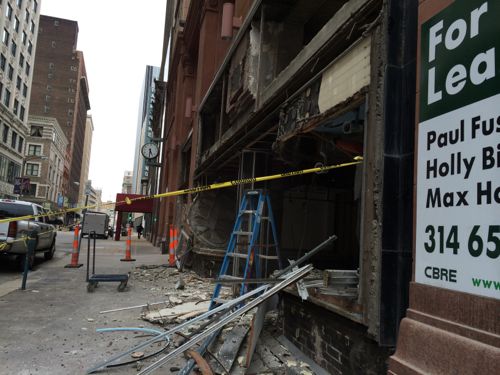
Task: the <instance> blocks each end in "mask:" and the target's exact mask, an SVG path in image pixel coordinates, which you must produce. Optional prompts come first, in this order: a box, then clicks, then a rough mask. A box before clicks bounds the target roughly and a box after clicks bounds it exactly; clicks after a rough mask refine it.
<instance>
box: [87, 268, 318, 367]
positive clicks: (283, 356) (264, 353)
mask: <svg viewBox="0 0 500 375" xmlns="http://www.w3.org/2000/svg"><path fill="white" fill-rule="evenodd" d="M309 271H310V269H309ZM294 274H296V271H295V272H294ZM304 275H305V274H304ZM300 277H302V276H300ZM131 279H132V282H133V283H134V286H135V287H141V286H143V285H148V286H149V287H151V285H154V287H155V288H156V291H157V292H159V293H158V294H160V293H161V294H163V297H164V300H163V301H161V302H155V303H151V304H148V303H145V304H144V305H140V306H132V307H123V308H118V309H115V310H108V311H106V312H105V313H108V314H111V313H112V312H113V311H122V310H127V309H130V310H132V311H131V321H130V322H129V323H130V324H131V325H137V322H136V321H135V322H134V317H135V316H137V314H136V312H133V309H134V308H141V309H142V312H141V314H140V318H141V319H144V320H146V321H149V322H151V323H154V324H157V325H160V326H162V328H164V329H166V330H168V331H166V332H170V331H171V334H169V335H168V336H169V337H170V345H169V347H168V348H167V352H170V353H171V352H175V351H176V350H178V348H179V347H181V346H182V345H186V343H189V342H190V341H192V340H193V338H194V339H196V342H198V343H199V342H200V341H201V338H200V335H201V334H203V333H204V332H207V330H209V329H210V327H212V326H214V325H216V324H218V323H219V322H220V321H222V319H225V318H226V317H227V311H231V310H227V311H226V312H225V311H224V310H221V311H220V312H218V313H216V314H214V315H213V316H209V317H205V318H203V319H200V320H198V321H196V319H195V318H196V317H197V316H200V315H202V314H207V310H208V307H209V304H210V293H211V291H212V290H213V287H214V284H213V283H212V282H211V281H210V280H205V279H202V278H200V277H198V276H197V275H196V274H194V273H191V272H182V273H180V272H178V271H177V270H175V269H173V268H168V267H165V266H162V265H160V266H139V267H137V268H136V270H135V271H134V272H133V273H132V277H131ZM180 279H182V280H183V281H184V283H185V288H184V289H176V288H175V284H176V283H177V281H178V280H180ZM152 282H154V283H152ZM282 283H283V285H285V283H284V282H283V281H282ZM289 284H290V282H287V283H286V285H289ZM269 287H270V288H271V287H272V288H274V289H275V291H278V290H279V289H280V288H282V287H283V286H281V287H279V286H273V285H270V286H269ZM262 290H263V291H264V290H265V288H263V289H262ZM266 293H267V292H266ZM273 294H274V293H273ZM255 295H257V293H255ZM221 296H222V297H224V298H226V299H228V300H229V301H231V288H230V287H224V288H222V291H221ZM259 298H260V297H256V298H255V299H254V300H249V301H250V302H248V303H247V305H244V306H249V305H251V303H252V302H254V301H256V300H257V299H259ZM267 298H268V297H265V298H263V299H262V301H266V300H267ZM257 302H260V301H257ZM256 306H257V304H256V305H255V306H254V307H251V308H249V309H248V311H245V312H244V313H242V314H238V311H239V310H241V309H242V308H241V307H238V305H237V304H235V305H234V306H233V310H234V311H233V312H231V313H230V314H231V315H233V314H234V318H231V319H229V320H228V322H227V323H226V324H223V325H222V330H221V331H220V335H219V336H218V339H217V340H215V341H214V342H213V344H212V345H210V347H209V349H208V353H209V356H208V357H206V359H204V360H203V361H204V362H206V364H207V366H208V367H207V368H208V369H210V371H211V372H207V370H206V369H204V366H203V364H202V362H200V360H199V359H198V360H197V366H196V367H195V368H198V370H200V371H202V374H208V373H212V374H229V373H230V374H245V373H248V374H285V373H286V374H304V375H306V374H314V372H313V371H312V370H311V369H310V368H309V366H308V365H307V364H306V363H305V362H302V361H300V360H297V359H295V358H294V357H293V355H292V354H291V353H290V352H289V351H288V350H287V349H286V348H285V346H283V345H282V344H281V343H280V342H279V341H278V340H277V337H278V336H279V331H280V329H279V317H278V315H277V313H276V312H272V313H269V314H267V315H266V316H265V319H264V320H263V322H262V327H263V330H262V334H261V335H260V337H259V338H258V343H257V345H256V346H255V347H254V350H255V353H254V355H253V358H252V361H251V363H247V359H248V351H249V345H252V344H251V342H250V340H249V339H248V337H249V333H250V332H251V328H252V324H253V321H254V316H256V312H257V311H258V310H257V307H256ZM249 307H250V306H249ZM190 322H193V323H190ZM176 324H178V325H185V327H180V329H176V328H175V327H176V326H175V325H176ZM177 327H179V326H177ZM160 336H161V335H157V336H156V337H153V338H152V339H150V340H151V344H150V345H149V348H148V347H147V346H146V347H144V348H140V349H138V348H137V347H134V348H131V349H132V351H129V352H127V353H125V356H122V357H126V358H128V359H130V356H132V358H134V355H135V356H136V357H137V356H138V354H137V353H141V355H140V356H139V358H135V359H134V360H135V361H136V362H137V361H140V366H139V367H140V368H141V369H143V370H141V372H140V373H143V372H144V371H146V372H144V373H150V372H149V371H153V370H147V369H148V367H146V364H147V362H146V360H145V357H147V356H148V355H149V354H150V353H149V352H151V351H157V346H152V345H153V344H155V343H157V342H159V341H160V340H163V337H160ZM155 338H157V339H156V340H155ZM191 346H192V348H193V349H196V347H197V346H196V344H195V343H194V342H193V344H192V345H191ZM176 348H177V349H176ZM161 352H162V353H164V350H162V351H161ZM189 353H190V354H189V355H190V356H191V357H193V358H196V356H195V354H194V353H192V352H189ZM179 354H181V352H179ZM122 360H124V359H122ZM134 360H133V361H130V362H134ZM115 361H116V359H115V360H113V358H112V361H111V362H113V363H115ZM108 362H109V361H108ZM111 362H110V363H104V364H101V365H98V366H95V367H94V368H92V369H90V370H89V373H91V372H95V371H97V370H98V369H101V368H105V367H107V366H108V365H109V364H111ZM126 363H127V364H128V363H129V362H126ZM115 364H116V363H115ZM153 364H154V363H153ZM167 368H169V367H168V365H167ZM177 370H179V371H181V369H180V368H177V367H171V368H170V371H171V373H176V372H178V371H177ZM179 373H180V372H179Z"/></svg>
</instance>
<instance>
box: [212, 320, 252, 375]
mask: <svg viewBox="0 0 500 375" xmlns="http://www.w3.org/2000/svg"><path fill="white" fill-rule="evenodd" d="M249 328H250V327H249V326H248V325H237V326H234V327H233V328H232V329H231V330H230V331H229V332H227V334H226V335H225V337H223V340H224V342H223V343H222V346H221V347H220V348H219V351H218V352H217V359H218V360H219V361H220V363H221V365H222V366H223V367H224V369H225V370H226V371H228V372H229V373H231V367H233V364H234V361H235V360H236V358H237V357H238V352H239V349H240V347H241V344H242V343H243V340H245V337H246V336H247V333H248V330H249Z"/></svg>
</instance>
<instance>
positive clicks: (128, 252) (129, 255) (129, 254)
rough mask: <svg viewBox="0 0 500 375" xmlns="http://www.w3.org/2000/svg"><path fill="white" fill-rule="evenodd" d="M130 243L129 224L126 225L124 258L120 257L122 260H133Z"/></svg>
mask: <svg viewBox="0 0 500 375" xmlns="http://www.w3.org/2000/svg"><path fill="white" fill-rule="evenodd" d="M131 245H132V227H131V226H130V225H128V226H127V240H126V241H125V258H123V259H120V260H121V261H122V262H134V261H135V259H132V252H131V249H130V248H131Z"/></svg>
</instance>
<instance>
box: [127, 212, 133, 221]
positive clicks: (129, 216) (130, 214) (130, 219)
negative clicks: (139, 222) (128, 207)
mask: <svg viewBox="0 0 500 375" xmlns="http://www.w3.org/2000/svg"><path fill="white" fill-rule="evenodd" d="M128 221H132V213H131V212H129V214H128Z"/></svg>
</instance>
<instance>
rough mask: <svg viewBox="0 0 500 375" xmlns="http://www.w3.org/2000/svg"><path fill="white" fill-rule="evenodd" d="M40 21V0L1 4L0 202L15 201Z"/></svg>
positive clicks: (13, 0) (34, 156)
mask: <svg viewBox="0 0 500 375" xmlns="http://www.w3.org/2000/svg"><path fill="white" fill-rule="evenodd" d="M39 18H40V0H4V1H2V2H0V33H1V34H2V41H1V42H0V46H1V47H0V124H1V125H0V136H1V138H0V197H1V198H10V197H14V195H13V193H14V180H15V178H16V177H19V176H21V173H22V171H21V170H22V167H23V156H24V150H25V147H26V136H27V135H28V134H29V131H28V129H29V128H28V112H29V110H30V92H31V83H32V77H33V65H34V60H35V48H36V45H37V30H38V23H39ZM36 157H37V155H33V158H36Z"/></svg>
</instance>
